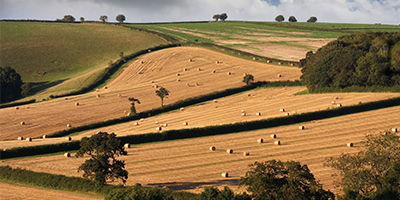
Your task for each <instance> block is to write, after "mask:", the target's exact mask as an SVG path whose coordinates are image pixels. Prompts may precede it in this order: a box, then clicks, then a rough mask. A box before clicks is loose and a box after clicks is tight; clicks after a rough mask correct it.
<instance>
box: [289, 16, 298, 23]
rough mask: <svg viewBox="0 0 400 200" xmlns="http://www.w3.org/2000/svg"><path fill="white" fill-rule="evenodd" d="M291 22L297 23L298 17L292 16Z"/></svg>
mask: <svg viewBox="0 0 400 200" xmlns="http://www.w3.org/2000/svg"><path fill="white" fill-rule="evenodd" d="M289 22H297V19H296V17H295V16H293V15H292V16H290V17H289Z"/></svg>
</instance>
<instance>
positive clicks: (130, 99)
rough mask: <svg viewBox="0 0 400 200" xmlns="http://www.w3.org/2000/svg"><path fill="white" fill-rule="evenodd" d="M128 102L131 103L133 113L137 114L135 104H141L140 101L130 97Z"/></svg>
mask: <svg viewBox="0 0 400 200" xmlns="http://www.w3.org/2000/svg"><path fill="white" fill-rule="evenodd" d="M128 100H129V101H130V102H131V113H133V114H136V107H135V102H136V103H138V104H140V101H139V99H135V98H133V97H130V98H128Z"/></svg>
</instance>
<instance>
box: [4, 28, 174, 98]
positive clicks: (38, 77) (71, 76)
mask: <svg viewBox="0 0 400 200" xmlns="http://www.w3.org/2000/svg"><path fill="white" fill-rule="evenodd" d="M0 26H1V63H0V64H1V66H10V67H12V68H14V69H15V70H16V71H17V72H18V73H19V74H20V75H21V77H22V80H23V81H24V82H29V83H31V85H32V86H33V89H34V92H38V91H41V90H44V89H46V88H49V87H53V86H56V85H57V86H58V89H56V90H57V91H58V92H59V91H69V90H75V89H79V88H81V87H84V86H86V85H88V84H90V83H91V82H92V81H94V80H96V79H97V78H98V76H101V75H102V71H103V69H104V68H106V67H107V66H108V62H109V61H115V60H117V59H118V58H119V53H120V52H123V53H124V54H125V55H128V54H132V53H134V52H137V51H139V50H143V49H147V48H151V47H155V46H158V45H161V44H167V42H166V41H164V40H163V39H162V38H160V37H157V36H154V35H151V34H146V33H144V32H139V31H134V30H130V29H128V28H123V27H119V26H112V25H104V24H89V23H83V24H81V23H79V24H75V23H73V24H70V23H43V22H2V23H1V25H0ZM57 91H56V93H57Z"/></svg>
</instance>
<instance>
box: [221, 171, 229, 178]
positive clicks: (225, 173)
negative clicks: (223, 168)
mask: <svg viewBox="0 0 400 200" xmlns="http://www.w3.org/2000/svg"><path fill="white" fill-rule="evenodd" d="M221 176H222V177H225V178H228V177H229V174H228V172H224V173H222V174H221Z"/></svg>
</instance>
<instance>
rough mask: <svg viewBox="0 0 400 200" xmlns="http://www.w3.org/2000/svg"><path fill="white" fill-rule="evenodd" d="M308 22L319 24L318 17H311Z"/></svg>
mask: <svg viewBox="0 0 400 200" xmlns="http://www.w3.org/2000/svg"><path fill="white" fill-rule="evenodd" d="M307 22H317V18H316V17H310V19H308V20H307Z"/></svg>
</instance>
